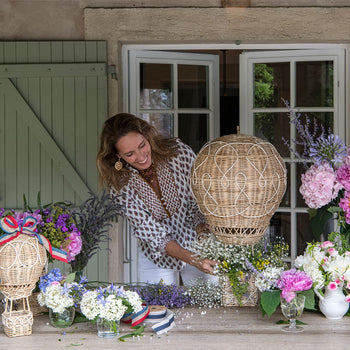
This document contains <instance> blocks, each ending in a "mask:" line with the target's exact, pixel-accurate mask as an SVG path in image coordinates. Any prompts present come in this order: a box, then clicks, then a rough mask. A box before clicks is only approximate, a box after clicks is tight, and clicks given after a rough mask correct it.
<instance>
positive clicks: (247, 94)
mask: <svg viewBox="0 0 350 350" xmlns="http://www.w3.org/2000/svg"><path fill="white" fill-rule="evenodd" d="M300 61H303V62H305V61H333V62H334V81H333V84H334V86H333V91H334V96H333V101H334V104H333V107H323V108H322V107H317V108H309V107H308V108H304V107H300V108H297V109H296V108H294V106H295V99H296V96H295V63H296V62H300ZM272 62H289V63H290V83H291V86H290V101H289V103H290V106H291V107H292V109H293V110H294V111H295V112H301V113H305V114H307V113H308V112H313V111H317V112H332V113H333V118H334V119H333V121H334V125H333V128H334V129H333V131H334V133H335V134H337V135H339V136H340V137H341V138H342V139H343V140H345V136H346V135H345V127H344V126H345V88H344V87H345V50H344V49H337V50H293V51H289V50H285V51H268V52H265V51H264V52H247V53H243V54H242V55H241V57H240V81H241V82H242V83H241V86H240V87H241V90H240V130H241V132H242V133H246V134H249V135H253V134H254V113H258V112H262V111H263V112H267V113H269V112H275V113H280V112H282V113H283V112H284V113H286V114H287V112H288V110H287V108H286V107H285V108H283V107H281V108H254V76H253V75H254V72H253V71H254V64H257V63H272ZM295 137H296V135H295V130H294V128H291V135H290V136H289V138H290V140H292V139H295ZM284 160H285V161H286V162H289V163H294V162H295V159H292V158H285V159H284ZM296 180H297V179H296V167H295V165H293V164H291V171H290V188H291V192H290V196H291V198H290V199H291V206H290V207H288V208H283V207H280V208H278V209H277V212H286V213H289V214H290V215H291V227H290V231H291V247H290V261H291V262H292V263H293V262H294V260H295V258H296V256H297V243H298V242H297V226H296V223H297V214H299V213H307V209H306V208H298V207H296V191H297V190H298V189H297V188H296V187H297V186H296ZM288 260H289V259H288Z"/></svg>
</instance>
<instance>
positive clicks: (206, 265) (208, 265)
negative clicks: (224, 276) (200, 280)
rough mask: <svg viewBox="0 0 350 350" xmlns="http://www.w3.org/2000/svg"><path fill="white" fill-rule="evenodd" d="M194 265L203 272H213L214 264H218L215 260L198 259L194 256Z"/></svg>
mask: <svg viewBox="0 0 350 350" xmlns="http://www.w3.org/2000/svg"><path fill="white" fill-rule="evenodd" d="M192 261H193V263H192V264H191V265H193V266H194V267H196V268H197V269H198V270H201V271H203V272H205V273H209V274H211V275H212V274H213V273H214V269H215V266H216V265H217V264H218V262H217V261H214V260H210V259H208V258H205V259H199V258H198V257H196V256H194V257H193V259H192Z"/></svg>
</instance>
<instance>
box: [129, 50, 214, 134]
mask: <svg viewBox="0 0 350 350" xmlns="http://www.w3.org/2000/svg"><path fill="white" fill-rule="evenodd" d="M140 63H156V64H157V63H159V64H170V65H172V66H173V68H174V70H173V86H172V92H173V95H174V96H173V103H174V106H173V108H169V109H147V110H145V109H140ZM181 64H186V65H200V66H207V68H208V89H209V91H208V107H207V108H198V109H196V108H187V109H184V108H181V109H180V108H178V106H177V104H178V91H177V69H178V65H181ZM128 72H129V79H128V84H130V87H129V89H128V93H129V99H128V101H127V104H128V109H129V112H130V113H133V114H135V115H141V114H142V113H170V114H172V115H173V116H174V135H172V136H175V137H177V136H179V135H178V115H179V114H181V113H186V114H207V115H208V131H209V134H208V138H209V140H213V139H214V138H217V137H219V133H220V119H219V118H217V117H216V116H218V115H219V114H220V110H219V108H220V76H219V57H218V56H217V55H208V54H201V53H182V52H163V51H158V52H157V51H147V50H132V51H130V53H129V70H128Z"/></svg>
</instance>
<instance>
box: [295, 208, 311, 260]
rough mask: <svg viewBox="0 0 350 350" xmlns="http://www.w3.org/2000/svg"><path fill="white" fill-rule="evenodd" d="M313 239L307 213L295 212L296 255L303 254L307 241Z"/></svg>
mask: <svg viewBox="0 0 350 350" xmlns="http://www.w3.org/2000/svg"><path fill="white" fill-rule="evenodd" d="M313 240H314V237H313V235H312V233H311V225H310V220H309V214H308V213H298V214H297V245H298V247H297V255H302V254H304V251H305V248H306V245H307V243H310V242H312V241H313Z"/></svg>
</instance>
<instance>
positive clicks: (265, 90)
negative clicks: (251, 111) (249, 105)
mask: <svg viewBox="0 0 350 350" xmlns="http://www.w3.org/2000/svg"><path fill="white" fill-rule="evenodd" d="M273 81H274V76H273V68H272V67H268V66H267V65H266V64H264V63H257V64H255V65H254V107H269V106H271V104H272V102H273V96H274V86H273Z"/></svg>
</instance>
